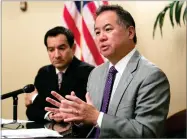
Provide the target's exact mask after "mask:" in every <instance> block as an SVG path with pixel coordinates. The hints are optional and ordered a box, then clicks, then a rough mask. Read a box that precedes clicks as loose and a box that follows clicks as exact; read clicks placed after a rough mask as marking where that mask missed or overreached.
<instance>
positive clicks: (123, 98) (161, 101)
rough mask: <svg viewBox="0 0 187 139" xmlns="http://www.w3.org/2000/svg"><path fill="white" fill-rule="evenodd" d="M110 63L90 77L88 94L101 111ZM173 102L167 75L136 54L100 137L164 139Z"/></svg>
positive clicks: (106, 116) (102, 66) (105, 115)
mask: <svg viewBox="0 0 187 139" xmlns="http://www.w3.org/2000/svg"><path fill="white" fill-rule="evenodd" d="M108 68H109V62H107V63H104V64H102V65H101V66H99V67H97V68H95V69H94V70H93V71H92V72H91V73H90V76H89V79H88V84H87V91H88V92H89V93H90V96H91V99H92V101H93V104H94V106H95V107H96V108H97V109H98V110H100V107H101V104H102V98H103V92H104V86H105V82H106V78H107V74H108ZM169 102H170V86H169V82H168V79H167V77H166V75H165V74H164V73H163V72H162V71H161V70H160V69H159V68H158V67H156V66H155V65H154V64H152V63H151V62H149V61H148V60H146V59H145V58H144V57H143V56H141V55H140V54H139V52H138V51H136V52H135V53H134V55H133V56H132V57H131V59H130V61H129V62H128V64H127V67H126V68H125V70H124V72H123V74H122V77H121V79H120V81H119V84H118V86H117V89H116V91H115V94H114V96H113V99H112V100H111V101H110V104H109V108H108V112H107V114H104V116H103V119H102V124H101V128H100V137H115V138H119V137H123V138H125V137H160V136H161V135H162V131H163V127H164V122H165V120H166V117H167V114H168V110H169Z"/></svg>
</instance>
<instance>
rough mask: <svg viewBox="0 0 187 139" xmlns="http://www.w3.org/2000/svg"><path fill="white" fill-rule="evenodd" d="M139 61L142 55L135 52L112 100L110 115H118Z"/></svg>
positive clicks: (109, 109)
mask: <svg viewBox="0 0 187 139" xmlns="http://www.w3.org/2000/svg"><path fill="white" fill-rule="evenodd" d="M139 59H140V55H139V53H138V51H135V53H134V55H133V56H132V57H131V59H130V60H129V62H128V64H127V67H126V68H125V70H124V72H123V74H122V76H121V79H120V81H119V83H118V86H117V88H116V91H115V94H114V96H113V98H112V101H111V102H110V104H109V108H108V114H111V115H115V114H116V111H117V108H118V106H119V103H120V101H121V99H122V97H123V95H124V93H125V91H126V89H127V87H128V85H129V84H130V82H131V81H132V79H133V74H132V73H133V72H134V71H135V70H136V68H137V65H138V62H139Z"/></svg>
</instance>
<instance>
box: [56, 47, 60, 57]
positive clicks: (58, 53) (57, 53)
mask: <svg viewBox="0 0 187 139" xmlns="http://www.w3.org/2000/svg"><path fill="white" fill-rule="evenodd" d="M58 57H60V51H59V50H58V49H55V58H58Z"/></svg>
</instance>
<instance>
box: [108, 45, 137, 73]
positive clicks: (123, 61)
mask: <svg viewBox="0 0 187 139" xmlns="http://www.w3.org/2000/svg"><path fill="white" fill-rule="evenodd" d="M135 51H136V48H134V49H132V50H131V51H130V52H129V53H128V54H127V55H126V56H124V57H123V58H122V59H121V60H120V61H118V62H117V63H116V65H115V68H116V70H117V71H118V73H120V74H121V75H122V73H123V72H124V70H125V68H126V66H127V63H128V62H129V60H130V59H131V57H132V56H133V54H134V53H135ZM112 66H113V65H112V63H111V62H110V64H109V69H110V67H112Z"/></svg>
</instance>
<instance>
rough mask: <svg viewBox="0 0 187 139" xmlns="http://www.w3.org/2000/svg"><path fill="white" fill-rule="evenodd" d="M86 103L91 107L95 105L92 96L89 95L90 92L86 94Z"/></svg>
mask: <svg viewBox="0 0 187 139" xmlns="http://www.w3.org/2000/svg"><path fill="white" fill-rule="evenodd" d="M86 102H87V103H88V104H90V105H93V103H92V100H91V98H90V95H89V93H88V92H87V93H86Z"/></svg>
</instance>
